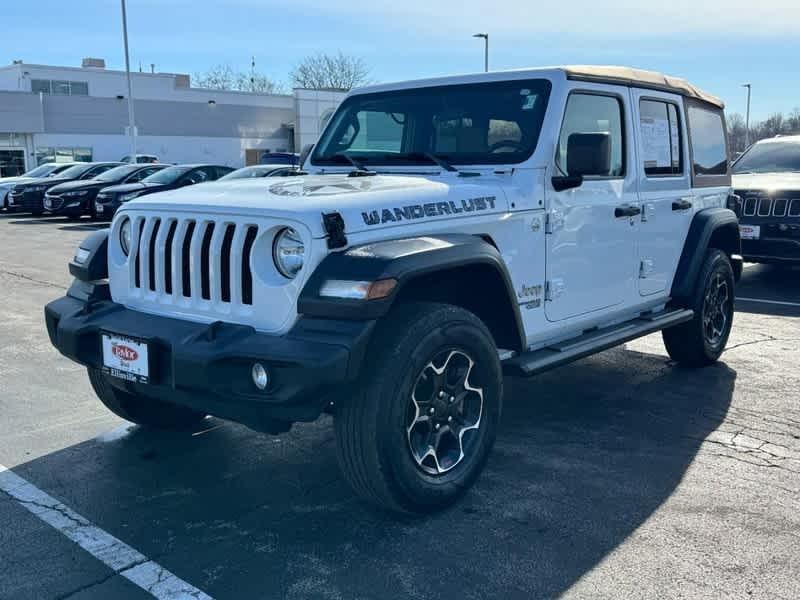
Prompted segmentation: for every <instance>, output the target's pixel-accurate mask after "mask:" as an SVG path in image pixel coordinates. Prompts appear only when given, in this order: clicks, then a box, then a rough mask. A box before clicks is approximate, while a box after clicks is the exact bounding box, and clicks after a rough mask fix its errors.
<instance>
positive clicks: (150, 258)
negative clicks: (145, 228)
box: [147, 219, 161, 292]
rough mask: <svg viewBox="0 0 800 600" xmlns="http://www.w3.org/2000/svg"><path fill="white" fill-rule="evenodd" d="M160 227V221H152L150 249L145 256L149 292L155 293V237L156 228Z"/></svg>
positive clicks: (156, 233) (156, 234)
mask: <svg viewBox="0 0 800 600" xmlns="http://www.w3.org/2000/svg"><path fill="white" fill-rule="evenodd" d="M160 226H161V219H154V220H153V231H152V232H151V233H150V248H149V250H150V251H149V252H148V254H147V263H148V264H147V269H148V274H149V277H148V279H149V280H150V281H149V284H150V290H151V291H153V292H155V291H156V237H157V236H158V228H159V227H160Z"/></svg>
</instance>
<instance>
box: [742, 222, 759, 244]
mask: <svg viewBox="0 0 800 600" xmlns="http://www.w3.org/2000/svg"><path fill="white" fill-rule="evenodd" d="M739 237H740V238H741V239H743V240H760V239H761V226H760V225H739Z"/></svg>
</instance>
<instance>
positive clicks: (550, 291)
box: [544, 279, 564, 302]
mask: <svg viewBox="0 0 800 600" xmlns="http://www.w3.org/2000/svg"><path fill="white" fill-rule="evenodd" d="M563 295H564V280H563V279H551V280H549V281H548V282H547V283H546V284H545V286H544V299H545V300H547V301H548V302H552V301H553V300H555V299H556V298H560V297H561V296H563Z"/></svg>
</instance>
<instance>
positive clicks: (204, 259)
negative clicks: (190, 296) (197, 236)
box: [200, 223, 214, 300]
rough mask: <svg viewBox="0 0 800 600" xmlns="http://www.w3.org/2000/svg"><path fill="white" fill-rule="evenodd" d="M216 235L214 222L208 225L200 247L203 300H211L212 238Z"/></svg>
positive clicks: (201, 293)
mask: <svg viewBox="0 0 800 600" xmlns="http://www.w3.org/2000/svg"><path fill="white" fill-rule="evenodd" d="M213 235H214V223H208V224H207V225H206V229H205V232H204V233H203V244H202V246H201V247H200V295H201V297H202V298H203V300H211V258H210V257H211V238H212V236H213Z"/></svg>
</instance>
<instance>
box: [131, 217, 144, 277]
mask: <svg viewBox="0 0 800 600" xmlns="http://www.w3.org/2000/svg"><path fill="white" fill-rule="evenodd" d="M138 229H139V231H138V233H137V234H136V259H135V260H134V261H133V262H134V268H135V269H136V273H135V276H134V277H135V281H136V287H137V288H140V287H142V281H141V279H142V270H141V267H140V257H141V255H142V233H143V232H144V219H142V220H141V221H139V227H138Z"/></svg>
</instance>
